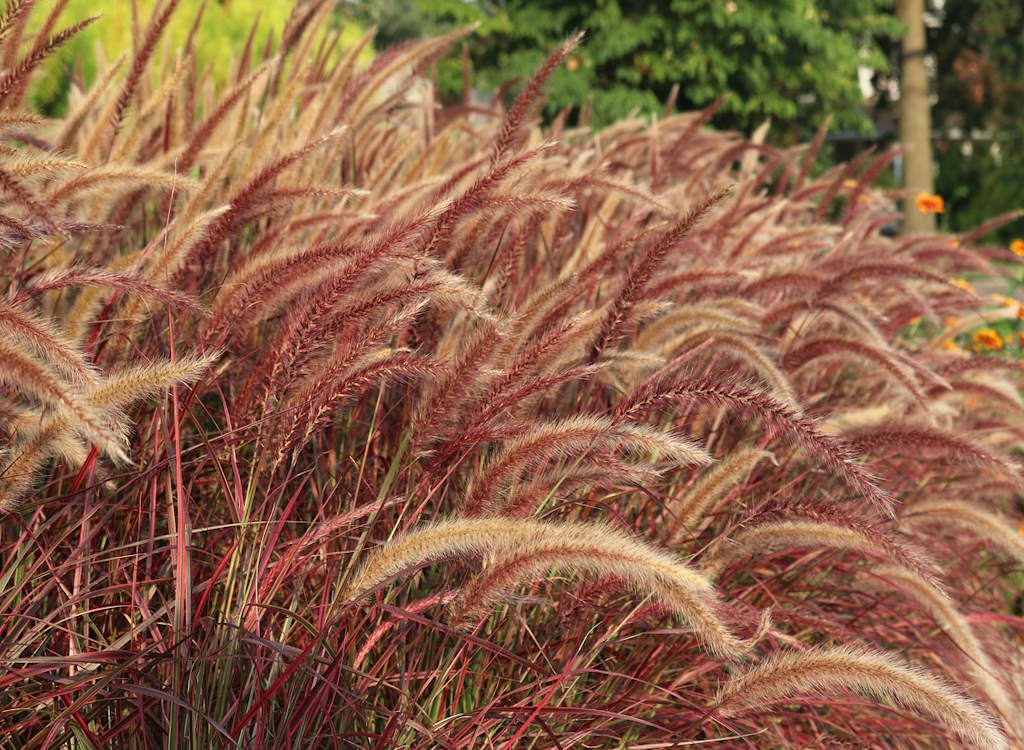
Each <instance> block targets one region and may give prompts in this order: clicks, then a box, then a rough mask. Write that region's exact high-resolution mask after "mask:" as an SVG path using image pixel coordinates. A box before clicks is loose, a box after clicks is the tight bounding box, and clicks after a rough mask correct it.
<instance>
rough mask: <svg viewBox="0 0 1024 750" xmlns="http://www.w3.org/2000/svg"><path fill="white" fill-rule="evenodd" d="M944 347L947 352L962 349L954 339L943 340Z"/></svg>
mask: <svg viewBox="0 0 1024 750" xmlns="http://www.w3.org/2000/svg"><path fill="white" fill-rule="evenodd" d="M1021 335H1022V336H1024V334H1021ZM942 348H943V349H945V350H946V351H947V352H958V351H960V347H959V346H957V345H956V342H955V341H952V340H950V341H945V342H943V344H942Z"/></svg>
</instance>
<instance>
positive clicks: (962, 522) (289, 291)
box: [0, 0, 1024, 750]
mask: <svg viewBox="0 0 1024 750" xmlns="http://www.w3.org/2000/svg"><path fill="white" fill-rule="evenodd" d="M334 5H335V4H334V3H331V2H326V0H303V1H302V2H299V3H298V4H297V5H296V6H295V9H294V11H293V12H292V14H291V16H290V18H289V21H288V23H287V24H286V26H285V28H284V29H283V30H281V31H280V33H277V32H275V31H273V30H268V29H267V28H265V27H264V26H262V25H261V24H260V22H259V20H258V19H255V20H254V22H253V26H252V30H251V32H250V34H249V35H248V38H247V39H248V41H246V42H245V47H244V50H242V55H241V57H240V58H239V60H238V64H237V66H236V68H235V75H233V76H232V77H231V80H229V81H228V82H226V83H225V84H224V85H223V87H222V88H220V89H218V87H217V84H216V83H215V82H214V80H213V78H212V77H211V76H210V75H208V72H207V71H204V70H202V69H199V68H197V63H196V59H197V54H196V53H197V51H196V49H195V45H196V34H195V33H190V34H189V35H188V36H187V37H186V38H185V40H184V43H183V44H179V45H176V46H175V45H173V44H172V43H171V40H170V38H169V37H168V28H169V26H170V25H171V23H172V21H173V20H174V19H175V17H176V15H177V16H181V14H187V13H188V10H187V8H188V7H192V6H191V5H186V4H179V3H177V2H175V1H174V0H165V1H164V2H161V3H157V4H155V5H153V4H149V5H147V4H144V3H143V4H140V7H142V6H145V7H146V8H149V10H150V15H149V16H146V15H145V14H144V13H138V12H137V13H136V16H135V18H134V20H133V22H132V23H133V44H132V47H131V49H129V50H125V51H124V52H123V53H122V54H120V55H116V56H112V59H110V60H109V61H108V60H105V59H101V60H100V61H99V62H98V69H97V70H96V72H95V76H94V78H93V79H92V81H91V83H87V82H86V81H85V80H84V79H83V78H82V77H81V76H80V75H79V74H78V73H77V72H75V73H73V74H72V75H71V76H70V78H69V81H70V88H71V92H70V94H69V101H68V108H67V114H66V115H63V116H61V117H56V118H51V117H47V116H43V115H41V114H38V113H35V112H31V111H29V110H28V109H27V106H26V105H25V104H24V102H25V101H26V99H25V92H26V91H27V90H28V87H29V86H30V85H31V83H32V81H33V77H34V76H36V75H38V74H39V71H40V70H41V69H42V67H41V65H42V63H43V62H45V60H46V58H47V56H48V55H49V54H51V53H52V50H54V49H56V48H57V47H58V46H59V45H61V44H63V43H65V42H67V41H68V40H69V39H70V38H72V37H73V36H74V34H75V33H76V32H77V31H78V30H80V28H81V27H82V25H81V23H78V21H79V19H71V20H65V19H63V18H62V16H65V15H68V12H67V10H66V9H67V8H72V7H73V5H72V4H68V3H63V2H57V3H54V4H46V7H43V6H44V4H43V3H32V2H20V1H18V2H10V3H8V6H7V8H6V10H5V12H4V14H3V15H2V17H0V61H2V62H3V70H2V71H0V138H2V144H0V267H2V273H0V509H2V515H0V603H2V607H0V611H2V612H3V617H0V667H2V670H3V677H0V725H2V726H3V728H4V732H3V733H0V748H18V749H19V750H21V749H22V748H26V749H28V750H41V748H44V747H57V746H72V745H73V746H76V747H78V746H82V747H85V746H89V747H97V748H98V747H124V748H128V749H129V750H135V749H139V750H141V749H142V748H150V747H195V748H207V747H244V748H270V747H317V748H320V747H381V748H384V747H406V748H411V749H422V750H427V749H428V748H429V749H431V750H432V749H433V748H438V747H445V748H470V747H491V746H494V747H501V748H513V747H519V746H530V747H537V748H548V747H551V748H554V747H570V746H577V745H580V746H582V745H587V746H595V747H596V746H600V747H604V746H616V747H618V746H624V747H625V746H629V747H655V746H661V745H666V744H673V743H675V744H680V743H681V744H686V743H715V744H716V745H717V746H725V747H740V746H743V747H749V746H751V744H754V745H759V746H760V745H762V744H763V745H764V746H770V747H780V748H806V747H817V746H823V745H829V746H831V745H837V746H841V745H858V744H864V743H868V744H871V742H872V740H873V738H876V737H877V738H883V737H884V738H885V739H884V742H885V743H887V746H891V747H906V748H915V747H925V746H927V747H961V746H963V745H964V744H971V743H973V744H976V745H977V744H984V745H988V746H991V747H1002V746H1016V747H1019V746H1021V744H1022V743H1024V734H1022V732H1024V729H1022V727H1021V726H1020V722H1019V719H1018V717H1015V716H1014V715H1013V713H1014V711H1013V709H1014V707H1015V706H1019V705H1024V655H1022V654H1021V648H1020V645H1019V636H1020V620H1019V618H1018V617H1015V616H1014V615H1013V614H1012V611H1011V607H1012V602H1013V601H1014V598H1015V597H1016V596H1018V594H1019V591H1018V589H1017V588H1016V586H1017V584H1015V583H1014V581H1015V578H1014V576H1013V573H1014V572H1015V571H1017V570H1019V568H1020V567H1021V566H1022V565H1024V547H1022V544H1021V541H1020V535H1019V533H1018V531H1017V527H1018V526H1019V525H1020V523H1021V521H1022V513H1021V508H1020V507H1019V505H1018V503H1017V493H1019V492H1020V489H1021V487H1020V485H1021V479H1020V473H1019V469H1018V467H1017V465H1016V454H1017V453H1018V452H1019V451H1020V449H1021V447H1022V440H1024V424H1022V415H1024V407H1022V406H1021V400H1020V397H1019V388H1020V386H1021V380H1022V378H1024V368H1022V367H1020V366H1019V363H1015V362H1012V361H1010V360H1009V359H1006V358H993V357H985V356H978V357H973V356H971V355H970V353H969V352H965V351H961V350H959V349H958V348H957V347H955V346H954V347H953V348H954V349H956V351H949V350H947V348H945V345H946V344H949V343H951V342H953V339H954V337H957V336H961V335H964V336H968V335H969V332H970V331H972V330H973V328H975V327H976V323H975V322H974V321H976V320H977V314H978V312H979V311H983V312H985V314H986V315H987V316H989V319H991V320H996V319H1002V318H1000V316H1004V317H1005V318H1006V319H1011V318H1014V317H1015V316H1016V310H1015V309H1013V308H1000V309H999V310H997V311H996V312H993V311H992V310H991V309H988V310H985V308H984V306H985V305H986V304H987V301H986V300H981V299H979V298H978V297H977V296H976V295H975V294H974V293H973V292H972V289H971V287H970V285H969V284H968V283H967V282H962V283H955V284H954V283H951V282H950V279H960V280H962V279H963V278H964V276H965V275H970V274H979V273H980V274H985V273H992V272H993V271H994V263H993V261H995V260H997V259H998V258H999V257H1000V256H999V253H1002V254H1003V255H1006V249H1005V248H1004V249H1002V250H999V249H998V248H995V249H993V248H985V247H978V246H977V245H976V243H977V242H978V241H979V240H980V238H981V237H982V236H983V235H985V234H986V233H987V232H989V231H991V230H992V229H993V228H997V227H998V226H1000V225H1001V223H1005V222H1007V221H1012V220H1013V219H1014V218H1015V216H1016V214H1010V215H1007V216H1004V217H1000V218H999V219H997V220H993V221H990V222H986V224H985V225H983V226H981V227H979V228H978V229H976V230H973V231H971V232H966V233H964V234H962V235H959V236H958V237H956V238H953V239H951V238H950V237H948V236H941V235H924V236H914V237H891V236H889V235H888V234H887V233H886V232H885V231H883V230H885V228H886V227H887V226H889V225H890V224H892V223H893V222H894V221H897V220H898V218H899V217H898V214H897V213H896V209H895V205H894V203H893V198H892V196H890V195H889V194H887V193H886V192H884V191H882V190H878V189H875V188H874V187H873V183H874V181H875V179H876V178H877V177H878V175H879V174H880V172H881V170H883V169H884V168H885V166H886V164H888V163H889V161H888V160H889V159H891V158H892V155H893V154H891V153H885V154H879V155H869V154H866V155H863V156H861V157H858V158H857V159H855V160H854V161H852V162H851V163H849V164H845V165H837V166H836V167H834V168H832V169H829V170H826V171H824V172H822V173H820V174H819V173H818V172H817V170H815V169H814V168H813V165H814V164H815V158H816V154H817V152H818V150H819V149H820V147H821V146H822V144H823V143H824V139H825V137H826V129H825V128H822V129H821V130H820V131H819V133H818V136H817V137H816V138H815V139H814V141H813V142H812V143H811V144H809V145H808V146H807V147H804V148H794V149H788V150H780V149H777V148H775V147H773V146H771V145H767V144H766V142H765V140H764V131H761V132H760V133H759V134H757V135H755V136H754V137H752V138H751V139H745V138H744V137H742V136H740V135H737V134H734V133H727V132H722V131H716V130H712V129H710V128H708V127H707V123H708V121H709V120H710V118H711V117H712V116H713V114H714V112H715V110H716V108H717V107H719V106H721V105H722V104H723V102H722V101H719V102H716V104H715V105H713V106H711V107H709V108H708V109H707V110H705V111H703V112H698V113H675V112H672V111H671V107H670V108H669V111H668V112H667V113H666V114H665V116H664V117H661V118H659V119H657V120H656V121H650V120H648V119H644V118H640V117H632V118H628V119H625V120H622V121H620V122H617V123H614V124H612V125H610V126H609V127H608V128H606V129H605V130H603V131H601V132H592V131H590V130H589V129H588V128H586V127H583V126H571V127H570V126H569V122H570V120H569V119H567V117H564V118H561V119H560V120H558V121H556V122H555V123H554V124H552V125H551V126H550V127H548V126H544V125H542V124H541V123H539V122H538V120H537V119H536V115H535V113H536V112H538V111H539V110H538V105H539V104H540V102H541V100H542V98H543V95H544V86H545V82H546V81H547V79H548V78H549V77H550V76H551V75H552V74H553V73H554V72H555V71H556V70H557V68H558V67H559V65H561V64H563V63H564V62H565V61H566V60H572V59H574V58H572V57H570V56H571V55H572V54H574V50H575V49H576V48H577V47H578V46H579V45H580V44H585V41H584V39H583V38H582V37H581V36H580V35H575V36H573V37H572V38H570V39H568V40H567V41H566V42H565V44H563V45H562V46H561V47H560V48H559V49H558V50H556V51H555V52H554V53H553V55H552V56H551V57H550V58H549V59H548V61H547V62H546V63H545V65H544V66H542V68H541V69H540V70H539V71H538V72H537V73H536V74H535V75H534V76H533V77H532V78H531V79H529V80H528V81H525V82H524V83H523V85H522V86H521V87H520V88H519V89H518V92H513V95H511V96H509V97H507V98H506V97H505V96H504V94H503V95H501V96H498V97H496V98H495V101H494V103H493V104H492V105H487V106H478V105H475V104H473V105H470V104H468V103H467V104H459V105H455V106H451V107H447V106H443V105H442V104H441V103H440V102H439V101H438V98H437V94H436V91H435V90H434V87H433V84H432V82H431V80H432V73H431V71H432V70H433V68H434V65H435V62H437V61H438V60H439V58H440V57H441V56H442V55H444V54H446V53H447V51H449V50H451V49H452V48H453V46H457V45H458V44H459V42H460V40H461V39H463V38H464V37H465V35H466V34H469V33H471V32H472V30H471V29H458V30H456V31H454V32H452V33H451V34H448V35H446V36H443V37H438V38H434V39H419V40H414V41H410V42H407V43H405V44H403V45H400V46H398V47H395V48H392V49H387V50H381V51H378V52H377V53H376V54H375V55H373V56H372V57H371V56H370V55H368V54H367V52H366V51H367V50H369V49H370V48H371V42H372V39H373V32H372V31H370V32H367V33H365V34H363V35H362V36H361V38H360V39H359V41H358V42H356V43H355V44H354V45H352V46H346V45H345V44H343V42H342V39H347V38H348V36H347V35H343V34H341V33H339V29H338V28H337V27H336V25H335V24H336V21H337V18H338V17H337V15H336V14H335V12H334V11H335V7H334ZM133 7H134V4H133ZM183 22H184V25H185V26H186V27H187V28H191V29H192V30H193V31H195V30H196V29H198V28H199V25H200V24H202V23H205V22H206V21H205V20H204V18H203V16H202V15H201V12H200V14H199V15H196V16H194V17H188V18H184V19H183ZM92 23H94V24H104V23H108V21H107V20H105V19H99V20H95V21H92ZM268 31H269V33H268ZM264 40H266V41H265V42H264ZM467 81H469V76H468V73H467ZM470 83H471V81H470ZM468 86H469V83H467V87H468ZM507 91H512V89H508V90H507ZM465 101H466V102H468V101H469V97H468V96H467V97H466V98H465ZM506 102H509V105H508V106H506ZM949 319H953V320H955V321H959V322H957V323H956V324H955V325H951V326H947V327H946V328H945V329H943V328H942V327H941V325H939V324H940V323H941V322H942V321H946V320H949ZM712 574H713V575H714V579H715V580H714V582H712V580H711V576H712ZM769 613H770V615H769ZM897 653H899V654H904V655H905V658H902V657H900V658H897V657H896V656H895V654H897ZM938 674H941V675H942V679H941V680H940V678H939V677H937V676H935V675H938ZM864 693H866V694H868V695H869V696H870V697H872V698H873V702H872V701H866V700H865V699H864V697H863V694H864ZM877 704H882V705H877Z"/></svg>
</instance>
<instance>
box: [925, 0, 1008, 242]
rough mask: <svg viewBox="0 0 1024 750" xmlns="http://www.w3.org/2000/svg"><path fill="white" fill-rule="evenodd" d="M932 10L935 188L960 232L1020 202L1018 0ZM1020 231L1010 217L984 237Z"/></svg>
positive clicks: (1004, 238)
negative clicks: (943, 198)
mask: <svg viewBox="0 0 1024 750" xmlns="http://www.w3.org/2000/svg"><path fill="white" fill-rule="evenodd" d="M935 16H936V23H935V24H934V25H932V26H931V27H930V28H929V29H928V48H929V50H930V51H931V53H932V54H933V55H934V60H935V78H934V81H935V83H934V93H935V97H934V101H933V105H932V119H933V122H934V123H935V125H936V128H937V129H938V130H939V133H938V134H937V137H936V139H935V141H934V149H933V154H934V158H935V162H936V166H937V173H936V190H937V192H940V193H941V194H942V195H943V196H944V197H945V198H946V204H947V211H946V215H945V216H946V222H945V226H946V228H948V229H952V230H954V231H961V230H964V229H967V228H969V227H973V226H976V225H977V224H979V223H981V222H982V221H984V220H985V219H987V218H990V217H992V216H997V215H999V214H1003V213H1006V212H1008V211H1012V210H1015V209H1018V208H1024V2H1021V0H945V2H944V3H942V8H941V9H940V10H937V11H936V14H935ZM1021 236H1024V221H1022V220H1017V221H1016V222H1014V223H1013V224H1010V225H1008V226H1006V227H1004V228H1003V229H1001V230H1000V231H998V232H997V233H995V235H993V236H992V237H990V239H993V240H996V241H999V242H1000V243H1002V244H1006V243H1009V242H1010V241H1012V239H1013V238H1015V237H1021Z"/></svg>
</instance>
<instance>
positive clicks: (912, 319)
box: [910, 315, 921, 326]
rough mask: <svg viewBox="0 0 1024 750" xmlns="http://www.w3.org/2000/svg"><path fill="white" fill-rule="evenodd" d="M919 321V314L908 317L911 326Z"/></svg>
mask: <svg viewBox="0 0 1024 750" xmlns="http://www.w3.org/2000/svg"><path fill="white" fill-rule="evenodd" d="M920 322H921V316H920V315H915V316H914V317H913V318H911V319H910V325H912V326H916V325H917V324H918V323H920Z"/></svg>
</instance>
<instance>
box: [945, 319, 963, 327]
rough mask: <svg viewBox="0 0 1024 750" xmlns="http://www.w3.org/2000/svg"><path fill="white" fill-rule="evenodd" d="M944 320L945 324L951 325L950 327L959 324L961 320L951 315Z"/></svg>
mask: <svg viewBox="0 0 1024 750" xmlns="http://www.w3.org/2000/svg"><path fill="white" fill-rule="evenodd" d="M943 322H944V323H945V324H946V325H947V326H949V327H950V328H952V327H953V326H955V325H957V324H959V323H960V321H959V320H957V319H956V318H953V317H949V318H946V319H945V320H944V321H943Z"/></svg>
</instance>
